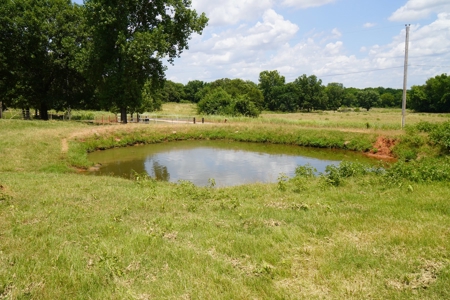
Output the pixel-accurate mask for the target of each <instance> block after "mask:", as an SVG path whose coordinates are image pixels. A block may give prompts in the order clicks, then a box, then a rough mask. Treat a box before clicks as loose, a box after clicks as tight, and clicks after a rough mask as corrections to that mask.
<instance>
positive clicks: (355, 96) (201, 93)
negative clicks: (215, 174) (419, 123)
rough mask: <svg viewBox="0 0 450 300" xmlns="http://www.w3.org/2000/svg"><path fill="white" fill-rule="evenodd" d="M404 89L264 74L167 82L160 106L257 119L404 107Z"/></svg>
mask: <svg viewBox="0 0 450 300" xmlns="http://www.w3.org/2000/svg"><path fill="white" fill-rule="evenodd" d="M402 94H403V91H402V90H401V89H392V88H384V87H377V88H366V89H357V88H345V87H344V86H343V84H341V83H329V84H328V85H326V86H325V85H323V84H322V80H320V79H318V78H317V77H316V76H315V75H311V76H307V75H305V74H304V75H302V76H299V77H298V78H297V79H295V80H294V81H293V82H289V83H286V80H285V77H284V76H282V75H281V74H280V73H279V72H278V71H276V70H274V71H263V72H261V73H260V74H259V80H258V83H254V82H252V81H249V80H242V79H228V78H224V79H218V80H215V81H213V82H203V81H200V80H192V81H189V82H188V83H187V84H186V85H183V84H182V83H176V82H173V81H166V82H165V85H164V87H163V88H162V89H161V90H160V91H158V95H157V97H156V98H157V99H158V102H162V103H163V102H184V101H185V102H193V103H198V111H199V113H206V114H224V115H243V116H252V117H254V116H257V115H259V113H260V112H261V111H262V110H270V111H280V112H296V111H313V110H337V109H339V108H345V107H348V108H351V107H355V108H356V107H357V108H359V107H362V108H364V109H367V110H369V109H370V108H372V107H401V103H402Z"/></svg>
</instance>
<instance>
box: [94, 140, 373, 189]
mask: <svg viewBox="0 0 450 300" xmlns="http://www.w3.org/2000/svg"><path fill="white" fill-rule="evenodd" d="M89 159H90V160H91V161H93V162H95V163H101V164H102V167H101V168H100V170H98V171H95V172H93V173H94V174H98V175H105V174H107V175H115V176H125V177H129V176H130V173H131V172H133V171H135V172H138V173H143V172H145V173H147V174H149V175H150V176H152V177H156V178H157V179H159V180H165V181H170V182H177V181H179V180H188V181H191V182H192V183H194V184H195V185H199V186H206V185H209V181H208V180H209V179H210V178H212V179H214V180H215V182H216V185H217V186H233V185H240V184H245V183H252V182H276V181H277V179H278V177H279V176H280V174H286V175H287V176H289V177H291V176H293V175H294V172H295V168H296V167H297V166H299V165H306V164H310V165H312V166H313V167H314V168H316V169H317V171H318V172H324V171H325V168H326V166H327V165H331V164H334V165H338V164H339V163H340V162H341V161H342V160H353V161H354V160H359V161H362V160H365V161H368V160H369V159H367V158H366V157H365V156H362V155H360V154H358V153H353V152H349V151H336V150H328V149H325V150H324V149H311V148H303V147H298V146H286V145H273V144H258V143H241V142H228V141H180V142H169V143H160V144H152V145H146V146H134V147H128V148H118V149H111V150H106V151H97V152H94V153H91V154H89Z"/></svg>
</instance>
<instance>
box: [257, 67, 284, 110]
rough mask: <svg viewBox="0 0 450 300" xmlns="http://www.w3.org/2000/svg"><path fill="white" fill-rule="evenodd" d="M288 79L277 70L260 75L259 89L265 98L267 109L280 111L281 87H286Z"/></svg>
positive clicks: (263, 72)
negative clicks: (279, 97)
mask: <svg viewBox="0 0 450 300" xmlns="http://www.w3.org/2000/svg"><path fill="white" fill-rule="evenodd" d="M285 82H286V79H285V78H284V76H282V75H281V74H280V72H278V71H277V70H274V71H262V72H261V73H259V84H258V87H259V89H260V90H261V92H262V94H263V96H264V104H265V107H266V108H267V109H269V110H278V109H279V104H278V103H277V102H278V96H279V92H280V91H281V90H280V87H282V86H284V84H285Z"/></svg>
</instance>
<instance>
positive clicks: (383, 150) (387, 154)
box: [367, 136, 397, 160]
mask: <svg viewBox="0 0 450 300" xmlns="http://www.w3.org/2000/svg"><path fill="white" fill-rule="evenodd" d="M396 143H397V140H395V139H392V138H386V137H384V136H379V137H378V138H377V141H376V142H375V144H374V145H373V147H372V150H371V151H370V152H369V153H367V155H368V156H370V157H374V158H380V159H388V160H389V159H395V157H394V154H393V153H392V148H393V147H394V146H395V144H396Z"/></svg>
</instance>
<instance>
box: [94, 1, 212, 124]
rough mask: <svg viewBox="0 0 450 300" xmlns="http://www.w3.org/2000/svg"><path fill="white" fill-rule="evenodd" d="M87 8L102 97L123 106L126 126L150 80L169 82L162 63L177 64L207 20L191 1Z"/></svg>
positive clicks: (99, 3)
mask: <svg viewBox="0 0 450 300" xmlns="http://www.w3.org/2000/svg"><path fill="white" fill-rule="evenodd" d="M85 6H86V11H87V17H88V21H89V24H90V25H91V26H92V28H93V36H92V37H93V44H92V48H91V71H92V73H91V75H92V79H93V80H95V82H96V85H97V87H98V95H99V99H101V101H102V103H103V106H110V107H113V106H115V107H118V108H119V109H120V112H121V120H122V122H124V123H126V122H127V117H126V114H127V110H128V109H133V108H135V107H140V106H141V102H142V88H143V86H144V84H145V82H146V81H147V80H148V79H149V78H150V79H151V81H152V83H153V85H154V86H157V85H158V84H159V83H161V82H162V81H163V80H164V72H165V66H164V64H163V59H166V58H167V59H168V60H169V62H173V60H174V58H176V57H178V56H179V55H180V54H181V53H182V52H183V50H185V49H188V40H189V38H190V36H191V35H192V34H193V33H195V32H196V33H201V32H202V30H203V29H204V27H205V26H206V24H207V21H208V19H207V18H206V16H205V15H204V14H201V15H198V14H197V13H196V11H195V10H193V9H191V1H189V0H153V1H148V0H86V1H85Z"/></svg>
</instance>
